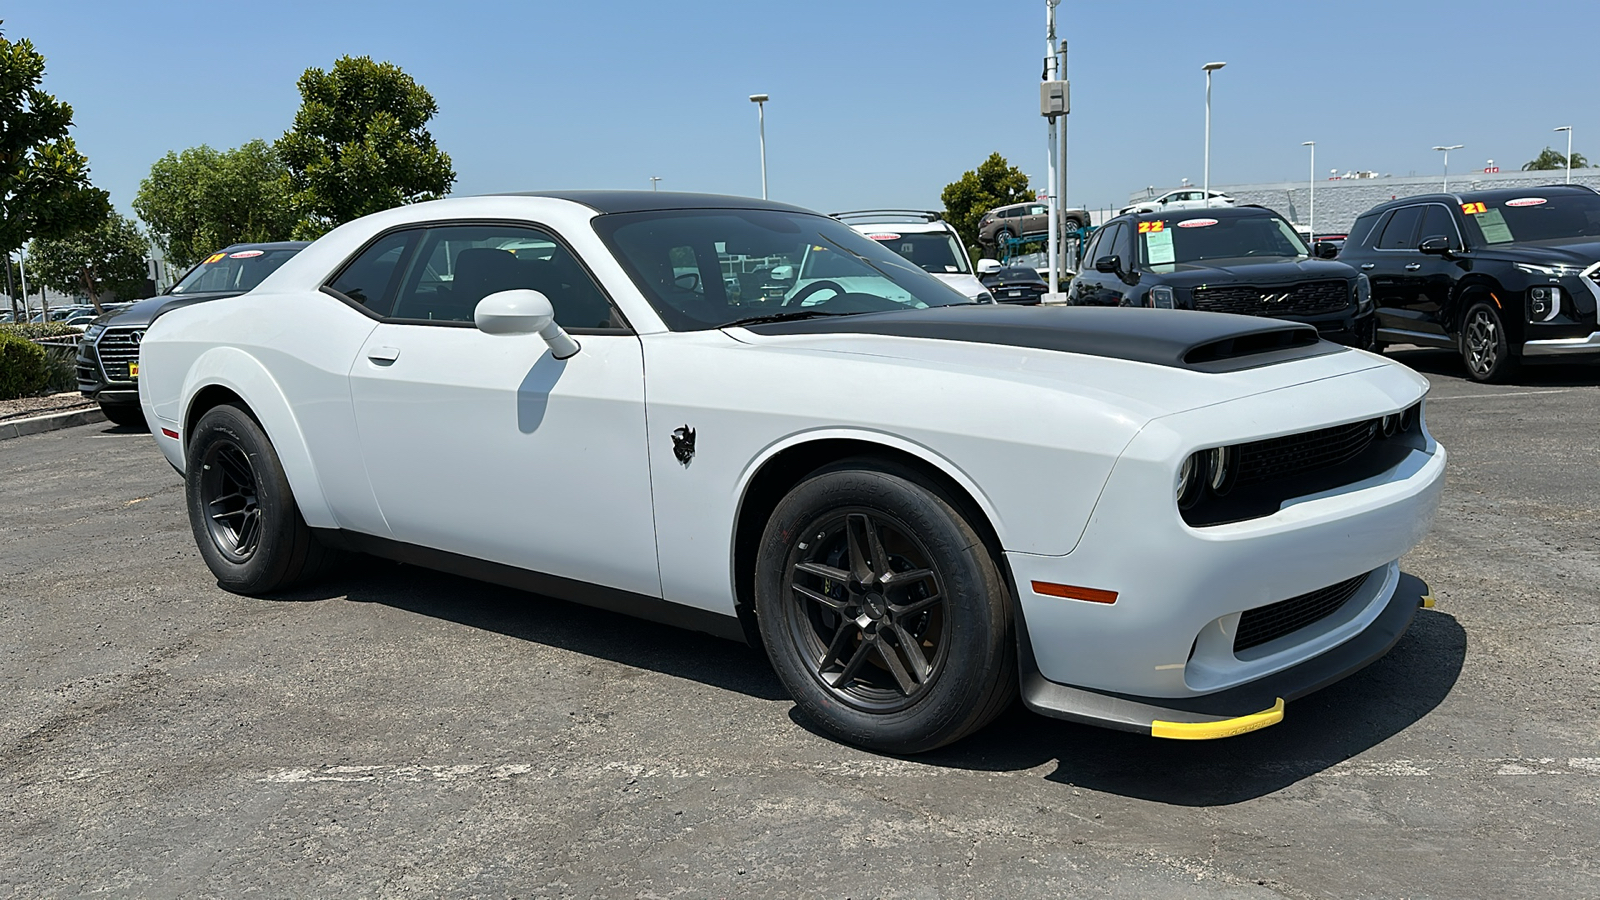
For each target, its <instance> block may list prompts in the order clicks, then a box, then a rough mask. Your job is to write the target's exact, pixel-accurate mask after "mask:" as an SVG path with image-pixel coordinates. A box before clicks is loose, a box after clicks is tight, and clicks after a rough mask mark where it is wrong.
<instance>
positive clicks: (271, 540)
mask: <svg viewBox="0 0 1600 900" xmlns="http://www.w3.org/2000/svg"><path fill="white" fill-rule="evenodd" d="M185 455H186V464H185V467H184V468H185V471H184V482H185V485H184V486H185V494H186V495H187V499H188V506H189V524H190V527H191V528H192V529H193V530H194V538H195V543H196V544H197V545H198V546H199V548H200V556H201V557H202V558H203V559H205V561H206V566H207V567H209V568H210V569H211V573H212V574H213V575H215V576H216V577H217V583H218V584H220V585H221V586H222V587H223V588H225V589H226V590H230V591H233V592H235V593H239V594H266V593H271V592H272V591H276V590H281V589H283V588H286V587H290V586H292V585H294V584H296V583H297V582H299V581H301V580H303V579H305V578H307V577H309V576H311V575H314V574H316V573H317V572H318V571H320V570H321V569H322V568H323V566H324V565H325V564H326V562H327V560H328V558H329V553H330V551H328V550H327V549H326V548H324V547H323V546H322V545H321V544H320V543H318V542H317V539H316V537H315V536H314V535H312V533H311V529H310V528H308V527H306V523H305V519H303V518H302V517H301V515H300V508H299V507H298V506H296V505H295V502H294V494H293V492H292V491H291V490H290V488H289V479H288V476H286V475H285V474H284V471H283V465H282V463H280V462H279V461H278V454H277V452H276V451H274V450H273V448H272V442H271V441H270V440H268V439H267V436H266V433H265V432H263V431H262V430H261V426H260V425H258V424H256V421H255V420H254V419H252V418H251V417H250V415H249V414H248V413H246V412H245V411H244V410H243V409H241V408H240V407H237V406H232V405H226V406H217V407H214V408H212V409H210V410H208V411H207V412H206V413H205V415H203V416H201V417H200V421H199V422H197V423H196V424H195V427H194V428H193V429H192V430H191V432H190V435H189V446H188V450H187V452H186V454H185Z"/></svg>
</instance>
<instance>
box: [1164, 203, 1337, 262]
mask: <svg viewBox="0 0 1600 900" xmlns="http://www.w3.org/2000/svg"><path fill="white" fill-rule="evenodd" d="M1138 228H1139V243H1140V247H1141V249H1142V252H1143V255H1144V262H1145V264H1146V265H1148V266H1150V267H1151V268H1152V269H1156V270H1157V271H1160V269H1161V267H1162V266H1166V267H1168V271H1170V270H1171V267H1172V266H1174V265H1177V264H1180V263H1192V262H1199V261H1201V260H1208V259H1238V258H1240V257H1258V258H1259V257H1310V256H1311V251H1310V250H1309V249H1308V248H1307V247H1306V242H1305V241H1304V240H1302V239H1301V238H1300V235H1299V234H1297V233H1296V232H1295V230H1294V229H1293V228H1292V227H1290V225H1289V223H1288V222H1285V221H1284V220H1283V219H1280V218H1279V217H1277V216H1274V215H1261V216H1226V217H1219V218H1215V219H1213V218H1210V217H1207V216H1204V215H1197V216H1190V217H1177V216H1174V217H1171V218H1165V219H1150V220H1142V221H1140V222H1139V224H1138Z"/></svg>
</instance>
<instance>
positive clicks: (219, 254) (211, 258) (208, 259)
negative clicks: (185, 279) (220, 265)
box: [200, 253, 228, 266]
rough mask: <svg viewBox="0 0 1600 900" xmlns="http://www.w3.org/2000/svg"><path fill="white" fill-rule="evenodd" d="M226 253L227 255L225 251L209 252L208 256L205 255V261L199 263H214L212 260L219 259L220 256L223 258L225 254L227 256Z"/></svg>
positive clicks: (203, 264) (206, 264)
mask: <svg viewBox="0 0 1600 900" xmlns="http://www.w3.org/2000/svg"><path fill="white" fill-rule="evenodd" d="M227 255H228V254H226V253H213V254H211V255H210V256H208V257H206V261H205V262H203V263H201V264H200V265H202V266H209V265H211V264H212V263H214V262H216V261H217V260H219V259H222V258H223V257H225V256H227Z"/></svg>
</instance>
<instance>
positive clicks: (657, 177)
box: [650, 175, 661, 192]
mask: <svg viewBox="0 0 1600 900" xmlns="http://www.w3.org/2000/svg"><path fill="white" fill-rule="evenodd" d="M660 180H661V176H660V175H651V176H650V190H651V191H652V192H654V191H655V189H656V182H658V181H660Z"/></svg>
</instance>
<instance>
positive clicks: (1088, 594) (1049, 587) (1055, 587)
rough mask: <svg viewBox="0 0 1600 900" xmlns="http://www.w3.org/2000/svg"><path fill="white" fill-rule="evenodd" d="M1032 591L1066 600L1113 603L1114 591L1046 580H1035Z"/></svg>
mask: <svg viewBox="0 0 1600 900" xmlns="http://www.w3.org/2000/svg"><path fill="white" fill-rule="evenodd" d="M1033 592H1034V593H1035V594H1043V595H1045V596H1046V597H1065V598H1067V599H1068V600H1087V601H1089V602H1090V603H1115V602H1117V592H1116V591H1102V590H1099V589H1098V588H1086V587H1075V586H1073V585H1070V584H1052V583H1050V582H1048V581H1035V582H1034V583H1033Z"/></svg>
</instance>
